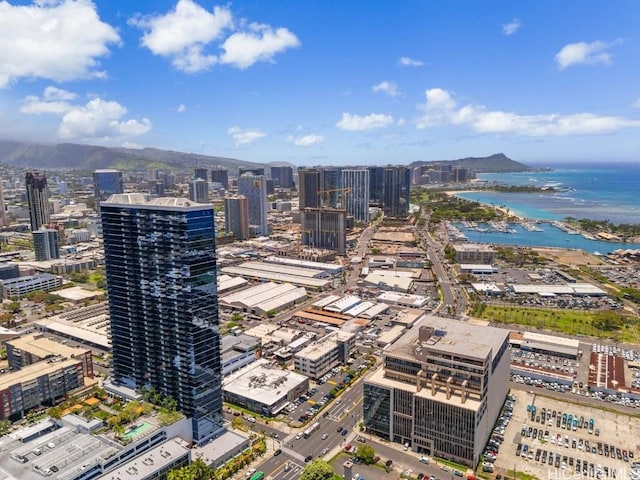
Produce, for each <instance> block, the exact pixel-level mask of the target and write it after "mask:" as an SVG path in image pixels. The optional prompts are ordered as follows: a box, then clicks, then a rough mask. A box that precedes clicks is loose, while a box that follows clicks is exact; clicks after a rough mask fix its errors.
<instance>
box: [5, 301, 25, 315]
mask: <svg viewBox="0 0 640 480" xmlns="http://www.w3.org/2000/svg"><path fill="white" fill-rule="evenodd" d="M4 308H5V309H6V310H7V311H8V312H11V313H18V312H20V310H22V309H21V308H20V302H9V303H6V304H5V305H4Z"/></svg>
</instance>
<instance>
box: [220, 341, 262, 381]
mask: <svg viewBox="0 0 640 480" xmlns="http://www.w3.org/2000/svg"><path fill="white" fill-rule="evenodd" d="M259 353H260V339H258V338H256V337H250V336H249V335H242V334H240V335H225V336H223V337H222V341H221V344H220V355H221V357H222V375H223V376H225V377H226V376H227V375H229V374H231V373H233V372H235V371H236V370H239V369H241V368H242V367H244V366H246V365H249V364H250V363H253V362H255V361H256V360H257V359H258V354H259Z"/></svg>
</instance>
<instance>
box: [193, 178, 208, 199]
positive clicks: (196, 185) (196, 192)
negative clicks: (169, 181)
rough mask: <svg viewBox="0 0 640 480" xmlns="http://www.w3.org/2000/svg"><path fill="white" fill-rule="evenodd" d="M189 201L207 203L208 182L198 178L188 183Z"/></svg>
mask: <svg viewBox="0 0 640 480" xmlns="http://www.w3.org/2000/svg"><path fill="white" fill-rule="evenodd" d="M189 199H190V200H191V201H193V202H196V203H209V182H207V181H206V180H202V179H200V178H197V179H195V180H192V181H191V182H189Z"/></svg>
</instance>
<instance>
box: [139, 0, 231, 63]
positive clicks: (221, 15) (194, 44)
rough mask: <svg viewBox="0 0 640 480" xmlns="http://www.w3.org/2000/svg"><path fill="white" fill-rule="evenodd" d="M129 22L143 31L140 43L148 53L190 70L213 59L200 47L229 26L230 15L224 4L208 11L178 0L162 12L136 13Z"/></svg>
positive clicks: (211, 61) (189, 1)
mask: <svg viewBox="0 0 640 480" xmlns="http://www.w3.org/2000/svg"><path fill="white" fill-rule="evenodd" d="M129 23H130V24H131V25H133V26H135V27H138V28H140V29H142V30H143V31H144V32H145V33H144V35H143V36H142V39H141V42H142V44H143V45H144V46H145V47H147V48H148V49H149V50H151V52H153V53H154V54H155V55H160V56H163V57H168V58H170V59H171V63H172V64H173V66H174V67H176V68H177V69H179V70H183V71H185V72H188V73H194V72H198V71H201V70H205V69H207V68H209V67H210V66H212V65H214V64H215V63H216V62H217V57H216V56H215V55H212V54H207V53H205V51H204V49H205V47H206V46H207V45H208V44H209V43H211V42H212V41H214V40H216V39H218V38H220V37H221V36H222V34H223V32H224V31H225V30H226V29H229V28H231V27H232V26H233V16H232V14H231V11H230V10H229V9H228V8H226V7H214V8H213V13H211V12H209V11H207V10H206V9H204V8H202V7H201V6H200V5H198V4H197V3H195V2H193V1H192V0H178V3H177V4H176V6H175V8H174V9H173V10H171V11H170V12H168V13H167V14H165V15H155V16H149V17H141V16H138V17H135V18H132V19H130V20H129Z"/></svg>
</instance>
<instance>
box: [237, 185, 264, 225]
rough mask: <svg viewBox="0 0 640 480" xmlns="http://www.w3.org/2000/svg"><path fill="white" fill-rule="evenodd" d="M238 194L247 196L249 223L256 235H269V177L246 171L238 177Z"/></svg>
mask: <svg viewBox="0 0 640 480" xmlns="http://www.w3.org/2000/svg"><path fill="white" fill-rule="evenodd" d="M238 194H239V195H244V196H245V197H246V198H247V201H248V205H249V225H251V226H252V227H253V228H254V229H255V232H256V235H258V236H262V235H269V222H268V220H267V178H266V177H265V176H264V175H253V174H251V173H245V174H243V175H241V176H240V177H239V178H238Z"/></svg>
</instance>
